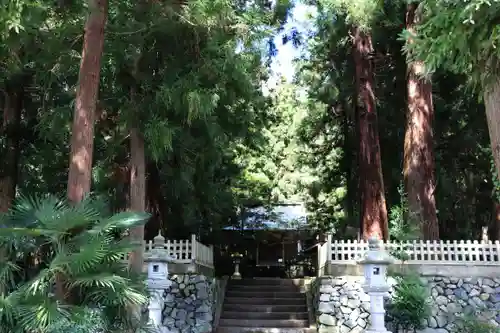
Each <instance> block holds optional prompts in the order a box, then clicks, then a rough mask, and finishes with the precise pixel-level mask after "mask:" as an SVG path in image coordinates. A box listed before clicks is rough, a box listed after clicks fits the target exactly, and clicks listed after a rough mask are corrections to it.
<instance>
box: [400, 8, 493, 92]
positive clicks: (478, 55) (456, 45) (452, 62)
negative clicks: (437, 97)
mask: <svg viewBox="0 0 500 333" xmlns="http://www.w3.org/2000/svg"><path fill="white" fill-rule="evenodd" d="M420 6H421V7H422V10H423V15H424V21H423V23H422V24H420V25H419V26H418V28H417V38H416V43H413V44H407V47H408V48H409V51H410V53H411V54H413V56H414V57H415V58H418V59H421V60H423V61H424V63H425V65H426V69H427V71H428V72H433V71H435V70H436V69H437V68H439V67H442V66H444V67H445V68H446V69H448V70H450V71H452V72H455V73H459V74H468V75H472V78H473V79H474V80H475V83H479V84H482V85H483V87H486V86H487V85H488V83H489V82H490V80H491V79H492V77H494V76H495V75H496V74H494V73H497V71H498V65H499V62H498V59H499V56H500V53H499V51H498V47H497V45H498V43H499V41H500V29H499V28H498V24H497V17H498V14H499V13H500V3H499V2H498V1H485V0H469V1H465V2H464V3H463V4H458V3H456V4H452V3H450V1H447V0H439V1H435V0H432V1H423V2H422V4H421V5H420ZM403 37H404V38H407V37H408V33H405V35H404V36H403Z"/></svg>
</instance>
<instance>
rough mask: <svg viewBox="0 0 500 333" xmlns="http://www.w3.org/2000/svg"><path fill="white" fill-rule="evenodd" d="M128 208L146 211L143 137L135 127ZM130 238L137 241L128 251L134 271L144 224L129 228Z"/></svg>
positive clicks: (140, 257)
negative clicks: (136, 244)
mask: <svg viewBox="0 0 500 333" xmlns="http://www.w3.org/2000/svg"><path fill="white" fill-rule="evenodd" d="M130 209H131V210H132V211H137V212H144V211H146V161H145V156H144V139H143V137H142V135H141V133H140V132H139V130H138V129H137V128H132V129H130ZM130 240H131V241H132V242H134V243H138V245H140V246H137V248H136V249H135V250H134V251H132V252H131V253H130V259H129V266H130V268H131V269H132V270H133V271H135V272H141V271H142V265H143V260H144V258H143V252H144V247H143V246H142V241H143V240H144V226H143V225H140V226H138V227H136V228H132V229H131V230H130Z"/></svg>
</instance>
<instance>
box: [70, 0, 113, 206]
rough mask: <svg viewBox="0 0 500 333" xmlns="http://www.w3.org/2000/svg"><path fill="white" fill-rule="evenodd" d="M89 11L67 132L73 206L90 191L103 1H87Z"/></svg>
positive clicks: (103, 11) (100, 53)
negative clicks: (70, 129) (69, 133)
mask: <svg viewBox="0 0 500 333" xmlns="http://www.w3.org/2000/svg"><path fill="white" fill-rule="evenodd" d="M89 11H90V12H89V16H88V18H87V22H86V23H85V36H84V40H83V51H82V60H81V63H80V73H79V77H78V89H77V92H76V100H75V113H74V118H73V127H72V133H71V153H70V164H69V175H68V199H69V201H70V202H74V203H76V202H80V201H81V200H82V199H83V198H84V196H85V195H86V194H87V193H89V192H90V185H91V181H92V153H93V148H94V118H95V111H96V103H97V98H98V93H99V79H100V72H101V58H102V51H103V46H104V28H105V26H106V19H107V12H108V2H107V0H89Z"/></svg>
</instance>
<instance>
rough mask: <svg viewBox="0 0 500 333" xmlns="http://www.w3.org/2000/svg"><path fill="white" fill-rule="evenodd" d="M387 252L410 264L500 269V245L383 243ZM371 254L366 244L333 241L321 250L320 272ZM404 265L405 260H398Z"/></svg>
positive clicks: (469, 242)
mask: <svg viewBox="0 0 500 333" xmlns="http://www.w3.org/2000/svg"><path fill="white" fill-rule="evenodd" d="M381 243H382V244H383V246H384V247H385V249H386V251H388V252H389V253H391V254H392V255H393V256H394V257H395V258H396V259H397V258H401V259H403V261H404V262H405V263H407V264H420V265H425V264H432V265H436V264H446V265H469V266H470V265H481V266H500V242H499V241H495V242H492V241H487V242H479V241H470V240H468V241H463V240H462V241H421V240H414V241H403V242H395V241H389V242H381ZM366 251H368V243H367V242H366V241H357V240H333V239H332V236H331V235H329V236H328V237H327V241H326V242H325V243H324V244H323V245H320V246H318V268H319V269H320V270H321V268H322V267H324V266H326V265H327V262H329V263H330V264H356V262H357V261H358V260H360V259H361V258H362V257H363V256H364V255H365V253H366ZM397 261H401V260H396V262H397Z"/></svg>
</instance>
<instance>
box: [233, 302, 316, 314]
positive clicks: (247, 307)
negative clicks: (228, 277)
mask: <svg viewBox="0 0 500 333" xmlns="http://www.w3.org/2000/svg"><path fill="white" fill-rule="evenodd" d="M223 311H224V312H225V311H243V312H248V313H250V312H257V313H262V312H264V313H265V312H307V305H306V303H305V302H304V303H302V304H300V305H290V304H283V305H265V304H228V303H227V299H226V300H224V306H223ZM224 312H223V314H224Z"/></svg>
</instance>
